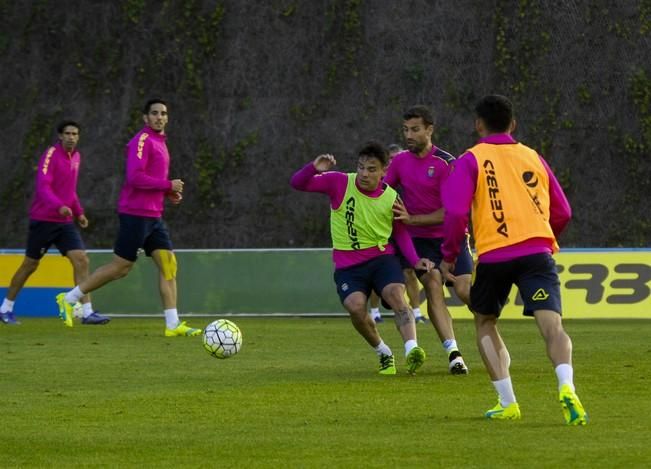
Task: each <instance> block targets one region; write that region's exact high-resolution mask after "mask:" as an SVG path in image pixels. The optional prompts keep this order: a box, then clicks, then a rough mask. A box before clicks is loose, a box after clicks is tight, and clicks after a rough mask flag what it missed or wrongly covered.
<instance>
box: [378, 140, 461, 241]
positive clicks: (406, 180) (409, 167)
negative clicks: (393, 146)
mask: <svg viewBox="0 0 651 469" xmlns="http://www.w3.org/2000/svg"><path fill="white" fill-rule="evenodd" d="M453 160H454V157H453V156H452V155H450V154H449V153H447V152H445V151H443V150H441V149H440V148H437V147H436V146H432V149H431V150H430V151H429V153H427V155H425V156H424V157H422V158H421V157H419V156H418V155H416V154H415V153H412V152H410V151H409V150H405V151H403V152H400V153H398V154H397V155H396V156H395V157H394V158H393V160H391V164H390V165H389V169H388V170H387V175H386V177H385V178H384V182H386V183H387V184H389V185H390V186H391V187H394V188H396V189H398V190H399V191H400V197H401V198H402V201H403V202H404V204H405V207H406V208H407V211H408V212H409V214H410V215H423V214H427V213H432V212H436V211H437V210H438V209H440V208H441V207H443V203H442V202H441V187H442V186H443V184H444V183H445V181H446V180H447V178H448V174H449V172H450V167H449V165H450V164H451V163H452V161H453ZM407 231H409V234H410V235H411V236H412V237H414V238H442V237H443V225H442V224H437V225H407Z"/></svg>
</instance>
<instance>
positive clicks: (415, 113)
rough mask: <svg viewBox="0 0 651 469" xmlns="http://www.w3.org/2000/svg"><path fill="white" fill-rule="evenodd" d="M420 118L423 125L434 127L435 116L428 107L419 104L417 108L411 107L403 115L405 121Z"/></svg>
mask: <svg viewBox="0 0 651 469" xmlns="http://www.w3.org/2000/svg"><path fill="white" fill-rule="evenodd" d="M418 117H420V118H421V119H423V123H424V124H425V125H428V126H429V125H434V115H433V114H432V111H430V109H429V108H428V107H427V106H423V105H422V104H417V105H416V106H412V107H410V108H409V109H407V110H406V111H405V113H404V114H403V115H402V118H403V120H406V121H407V120H409V119H416V118H418Z"/></svg>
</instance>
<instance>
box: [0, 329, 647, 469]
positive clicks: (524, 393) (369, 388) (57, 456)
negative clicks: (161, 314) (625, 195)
mask: <svg viewBox="0 0 651 469" xmlns="http://www.w3.org/2000/svg"><path fill="white" fill-rule="evenodd" d="M234 321H235V322H236V323H237V324H238V325H239V326H240V328H241V329H242V331H243V334H244V344H243V347H242V351H241V352H240V354H239V355H237V356H235V357H234V358H231V359H228V360H217V359H215V358H212V357H211V356H209V355H208V354H207V353H206V352H205V351H204V350H203V348H202V345H201V340H200V338H199V337H194V338H172V339H170V338H165V337H163V335H162V329H161V327H162V326H163V320H162V319H114V320H113V321H112V323H111V324H109V325H108V326H104V327H102V326H93V327H91V326H76V327H75V328H74V329H66V328H65V327H64V326H63V325H62V324H61V323H60V321H59V320H58V319H29V318H27V319H23V325H22V326H20V327H6V326H5V327H0V397H1V398H2V413H1V415H0V422H1V423H2V431H1V432H0V435H1V437H0V467H72V466H78V467H79V466H81V467H83V466H86V467H88V466H103V467H136V466H138V467H229V468H255V467H270V468H280V467H291V468H294V467H337V468H338V467H347V468H371V467H391V468H393V467H400V468H411V467H414V468H415V467H452V468H456V467H501V468H504V467H550V468H551V467H553V468H557V467H567V468H573V467H591V468H592V467H649V465H650V464H651V449H650V448H649V445H650V443H649V441H650V437H651V431H650V430H649V423H651V417H650V415H651V399H650V397H649V396H651V390H650V389H649V385H650V384H651V343H650V342H649V337H651V321H645V320H612V321H605V320H602V321H589V320H575V321H567V322H566V329H567V330H568V332H569V333H570V335H571V336H572V338H573V340H574V352H575V353H574V358H575V381H576V384H577V391H578V393H579V395H580V397H581V399H582V401H583V404H584V405H585V407H586V410H587V411H588V412H589V414H590V417H591V422H590V424H589V425H588V426H586V427H578V428H577V427H567V426H565V425H564V423H563V418H562V414H561V410H560V406H559V404H558V403H557V402H556V397H557V393H556V378H555V376H554V372H553V369H552V367H551V365H550V364H549V363H548V361H547V359H546V357H545V351H544V346H543V342H542V339H541V338H540V337H539V335H538V331H537V329H536V327H535V325H534V323H533V322H532V321H504V322H503V323H502V324H501V330H502V333H503V336H504V338H505V340H506V342H507V344H508V345H509V347H510V351H511V356H512V368H511V371H512V376H513V380H514V383H515V391H516V394H517V396H518V401H519V402H520V406H521V408H522V412H523V419H522V420H521V421H516V422H489V421H485V420H484V419H483V418H482V414H483V412H484V411H485V410H486V409H487V408H489V407H492V406H493V405H494V403H495V394H494V392H493V389H492V386H491V384H490V381H489V379H488V376H487V375H486V373H485V371H484V369H483V366H482V365H481V363H480V360H479V356H478V353H477V350H476V347H475V344H474V328H473V325H472V323H471V322H470V321H457V322H456V329H457V337H458V339H459V342H460V345H461V346H462V350H463V351H464V352H465V353H464V354H465V357H466V361H467V362H468V365H469V366H470V368H471V373H470V375H468V376H466V377H455V376H450V375H448V374H447V368H446V363H445V362H446V360H445V357H444V354H443V352H442V350H441V348H440V346H438V345H437V344H436V341H435V339H434V331H433V328H432V327H431V325H430V324H427V325H419V332H420V342H421V345H423V346H424V347H425V349H426V351H427V352H428V354H429V359H428V361H427V362H426V364H425V365H424V367H423V369H422V371H421V372H420V373H419V374H418V375H417V376H414V377H411V376H408V375H407V374H406V372H405V368H404V360H402V359H401V360H400V362H399V364H400V367H399V374H398V375H397V376H379V375H377V374H376V371H375V369H376V358H375V354H374V353H373V351H372V350H371V349H370V348H369V347H368V346H366V345H365V344H364V343H363V342H362V339H361V338H360V337H358V336H357V334H356V333H355V332H354V331H353V329H352V327H351V325H350V323H349V321H348V320H347V319H257V318H256V319H253V318H235V319H234ZM207 322H209V319H207V318H193V319H192V320H191V321H190V323H191V324H193V325H194V324H197V325H204V324H206V323H207ZM379 327H380V330H381V332H382V334H383V336H384V339H385V341H386V342H387V343H389V344H390V345H391V346H392V347H393V349H394V352H400V356H402V346H401V345H400V341H399V339H398V335H397V333H396V331H395V329H394V327H393V325H392V324H390V323H385V324H382V325H380V326H379Z"/></svg>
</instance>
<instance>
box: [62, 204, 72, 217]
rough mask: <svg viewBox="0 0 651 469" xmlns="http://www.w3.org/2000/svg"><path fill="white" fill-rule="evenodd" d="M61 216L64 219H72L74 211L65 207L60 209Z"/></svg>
mask: <svg viewBox="0 0 651 469" xmlns="http://www.w3.org/2000/svg"><path fill="white" fill-rule="evenodd" d="M59 215H61V216H62V217H71V216H72V210H71V209H70V207H67V206H65V205H64V206H63V207H61V208H60V209H59Z"/></svg>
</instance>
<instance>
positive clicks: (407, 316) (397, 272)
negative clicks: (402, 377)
mask: <svg viewBox="0 0 651 469" xmlns="http://www.w3.org/2000/svg"><path fill="white" fill-rule="evenodd" d="M374 267H375V268H374V270H373V288H374V289H375V291H378V292H380V293H381V295H382V299H383V300H384V302H385V303H386V304H387V305H388V306H389V307H390V308H391V309H392V310H393V312H394V321H395V324H396V329H397V330H398V332H399V333H400V336H401V337H402V340H403V343H404V346H405V358H406V361H407V371H408V372H409V373H412V374H413V373H414V372H415V371H416V370H417V369H418V368H420V367H421V366H422V365H423V363H424V362H425V358H426V355H425V350H423V348H422V347H420V346H419V345H418V339H417V334H416V322H415V321H414V315H413V313H412V311H411V308H410V307H409V304H408V303H407V301H406V299H405V284H404V274H403V272H402V267H401V265H400V261H399V259H398V258H397V257H396V256H393V255H387V256H380V257H379V258H378V259H377V261H376V263H375V266H374Z"/></svg>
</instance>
